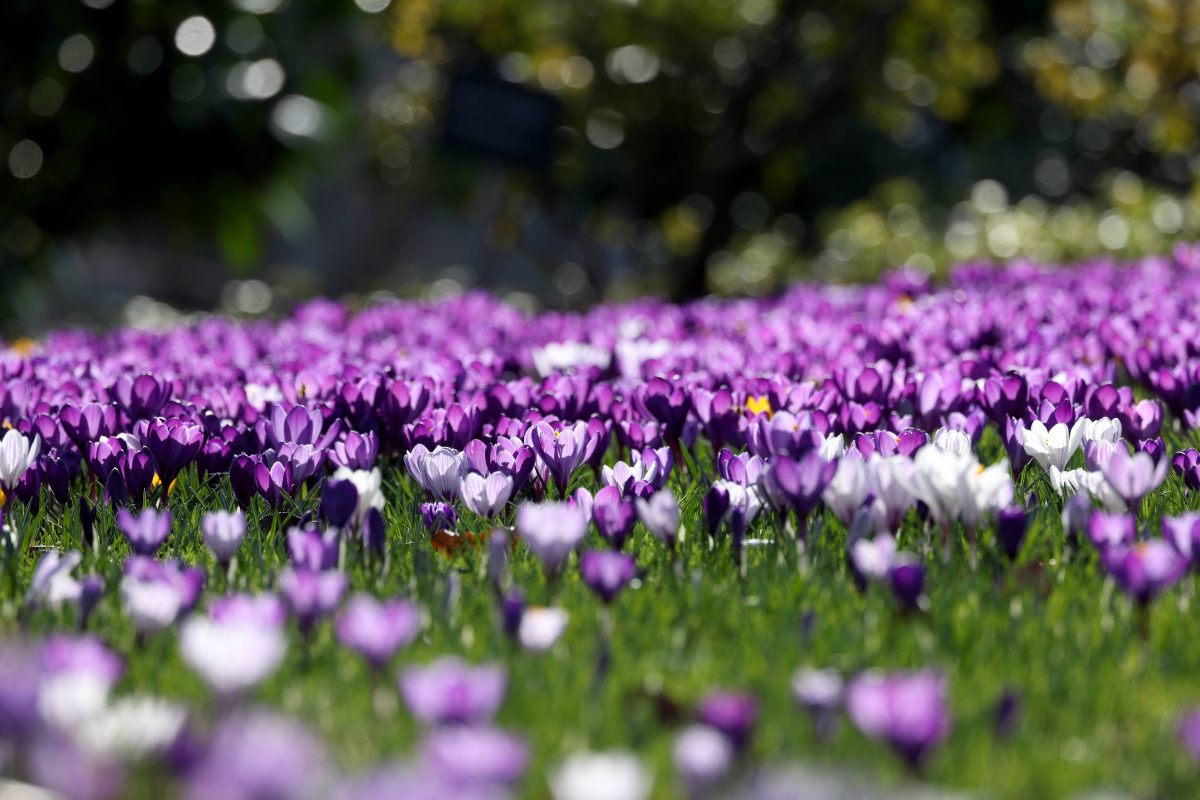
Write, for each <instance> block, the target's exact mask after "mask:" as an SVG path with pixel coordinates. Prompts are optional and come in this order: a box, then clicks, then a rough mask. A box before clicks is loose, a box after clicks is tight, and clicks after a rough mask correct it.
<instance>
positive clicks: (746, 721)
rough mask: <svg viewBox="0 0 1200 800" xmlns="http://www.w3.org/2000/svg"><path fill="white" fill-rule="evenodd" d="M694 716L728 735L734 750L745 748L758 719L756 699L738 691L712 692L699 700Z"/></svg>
mask: <svg viewBox="0 0 1200 800" xmlns="http://www.w3.org/2000/svg"><path fill="white" fill-rule="evenodd" d="M696 717H697V718H698V719H699V720H700V721H701V722H703V723H704V724H705V725H710V726H712V727H713V728H716V729H717V730H718V731H720V732H721V733H723V734H724V735H725V736H726V737H728V739H729V741H730V743H731V744H732V745H733V746H734V749H736V750H739V751H741V750H745V749H746V745H747V744H748V743H749V741H750V735H751V734H752V733H753V732H754V723H755V722H757V721H758V701H757V700H755V699H754V698H753V697H751V696H750V695H748V694H742V693H740V692H713V693H712V694H709V695H708V696H707V697H705V698H704V699H703V700H701V701H700V705H699V707H697V709H696Z"/></svg>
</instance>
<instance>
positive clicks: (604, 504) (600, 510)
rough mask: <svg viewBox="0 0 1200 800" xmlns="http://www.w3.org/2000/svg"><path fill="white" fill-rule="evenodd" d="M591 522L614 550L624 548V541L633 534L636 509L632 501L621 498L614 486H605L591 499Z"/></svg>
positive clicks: (618, 490)
mask: <svg viewBox="0 0 1200 800" xmlns="http://www.w3.org/2000/svg"><path fill="white" fill-rule="evenodd" d="M592 520H593V521H594V522H595V523H596V529H597V530H598V531H600V535H601V536H603V537H604V540H605V541H606V542H608V543H609V544H610V545H612V547H613V548H614V549H617V550H620V549H621V548H622V547H624V546H625V540H626V539H627V538H628V537H629V534H631V533H633V526H634V523H636V522H637V509H636V508H635V507H634V504H633V500H632V499H629V498H625V497H622V496H621V490H620V489H618V488H617V487H616V486H605V487H604V488H603V489H601V490H600V491H598V492H596V496H595V497H594V498H592Z"/></svg>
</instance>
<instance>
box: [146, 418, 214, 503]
mask: <svg viewBox="0 0 1200 800" xmlns="http://www.w3.org/2000/svg"><path fill="white" fill-rule="evenodd" d="M144 444H145V445H146V446H147V447H148V448H149V450H150V454H151V455H152V456H154V463H155V466H156V467H157V469H158V478H159V480H161V481H162V484H163V486H170V485H171V482H172V481H173V480H175V477H176V476H177V475H179V473H180V472H181V471H182V470H183V469H184V467H186V466H187V465H188V464H191V463H192V462H193V461H195V460H196V456H198V455H199V454H200V448H201V447H202V446H203V444H204V429H203V428H201V427H200V426H199V425H196V424H195V423H191V422H187V421H186V420H182V419H175V418H172V419H156V420H153V421H152V422H151V423H150V428H149V429H148V430H147V432H146V438H145V440H144Z"/></svg>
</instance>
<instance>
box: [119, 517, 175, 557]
mask: <svg viewBox="0 0 1200 800" xmlns="http://www.w3.org/2000/svg"><path fill="white" fill-rule="evenodd" d="M117 527H118V528H120V529H121V533H123V534H125V538H126V539H127V540H128V541H129V547H130V549H132V550H133V552H135V553H137V554H138V555H143V556H152V555H154V554H155V553H157V552H158V549H159V548H160V547H162V546H163V542H165V541H166V540H167V536H169V535H170V533H171V512H170V511H167V510H166V509H163V510H162V511H158V510H156V509H153V508H146V509H142V511H141V512H140V513H138V514H137V515H136V516H135V515H134V514H132V513H130V511H129V509H125V508H122V509H121V510H120V511H118V512H117Z"/></svg>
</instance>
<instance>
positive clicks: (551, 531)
mask: <svg viewBox="0 0 1200 800" xmlns="http://www.w3.org/2000/svg"><path fill="white" fill-rule="evenodd" d="M587 526H588V521H587V518H586V517H584V515H583V512H581V511H580V510H579V509H578V508H577V507H576V506H573V505H571V504H569V503H525V504H524V505H522V506H521V507H520V508H519V509H518V510H517V533H518V534H520V536H521V539H522V540H523V541H524V542H525V544H526V545H527V546H528V547H529V549H530V550H532V551H533V553H534V555H536V556H537V557H538V558H540V559H541V560H542V564H543V566H545V568H546V571H547V572H551V573H556V572H557V571H558V570H559V569H561V568H562V565H563V563H564V562H565V561H566V560H567V556H569V555H570V554H571V551H572V550H573V549H575V546H576V545H578V544H579V543H580V542H581V541H583V537H584V535H585V534H586V533H587Z"/></svg>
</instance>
